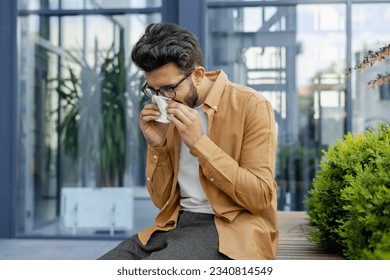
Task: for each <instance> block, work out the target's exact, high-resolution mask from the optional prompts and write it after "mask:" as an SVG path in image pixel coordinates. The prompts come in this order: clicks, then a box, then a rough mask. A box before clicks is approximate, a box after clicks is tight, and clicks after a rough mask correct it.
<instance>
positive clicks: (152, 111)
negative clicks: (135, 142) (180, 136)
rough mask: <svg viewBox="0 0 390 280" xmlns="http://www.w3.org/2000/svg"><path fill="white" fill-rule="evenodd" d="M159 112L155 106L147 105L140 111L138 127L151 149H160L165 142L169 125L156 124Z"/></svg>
mask: <svg viewBox="0 0 390 280" xmlns="http://www.w3.org/2000/svg"><path fill="white" fill-rule="evenodd" d="M159 116H160V111H159V110H158V107H157V105H156V104H147V105H145V107H144V108H143V109H142V111H141V113H140V117H139V126H140V128H141V131H142V133H143V134H144V136H145V138H146V141H148V143H149V145H151V146H153V147H162V146H164V145H165V142H166V140H167V138H166V133H167V130H168V126H169V124H167V123H160V122H157V121H156V119H157V118H158V117H159Z"/></svg>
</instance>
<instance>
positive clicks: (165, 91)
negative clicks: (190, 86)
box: [141, 69, 194, 99]
mask: <svg viewBox="0 0 390 280" xmlns="http://www.w3.org/2000/svg"><path fill="white" fill-rule="evenodd" d="M193 71H194V69H192V70H191V71H190V72H189V73H188V74H187V75H185V76H184V78H183V79H181V80H180V81H179V82H177V83H176V84H174V85H169V86H162V87H160V89H154V88H151V87H149V86H148V83H145V85H144V86H143V87H142V90H141V91H142V92H143V94H145V95H146V96H147V97H149V98H152V96H153V95H162V96H164V97H168V98H171V99H173V98H175V96H176V92H175V88H177V87H178V86H179V85H180V84H181V83H182V82H183V81H184V80H185V79H187V78H188V77H189V76H190V75H191V74H192V72H193Z"/></svg>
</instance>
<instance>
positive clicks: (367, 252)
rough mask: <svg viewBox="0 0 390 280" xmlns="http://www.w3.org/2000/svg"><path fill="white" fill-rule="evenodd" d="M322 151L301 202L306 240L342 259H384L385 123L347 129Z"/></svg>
mask: <svg viewBox="0 0 390 280" xmlns="http://www.w3.org/2000/svg"><path fill="white" fill-rule="evenodd" d="M323 153H324V156H325V158H324V159H323V160H322V161H321V163H320V170H319V172H318V173H317V176H316V178H315V179H314V180H313V189H312V190H310V192H309V195H310V197H309V198H308V199H307V201H306V202H307V207H308V209H309V210H308V214H309V220H310V224H311V225H313V226H314V228H315V231H313V232H311V233H310V234H309V237H310V239H311V240H313V241H314V242H315V243H316V244H317V246H318V247H320V248H324V249H328V250H335V251H337V252H339V253H342V254H343V255H344V256H345V257H346V258H348V259H389V258H390V127H389V126H387V125H386V126H385V125H382V124H379V125H378V131H377V132H373V131H367V132H366V133H365V134H364V135H363V134H359V135H353V134H348V135H346V136H345V139H344V140H339V141H338V142H337V144H336V145H335V146H330V148H329V150H328V151H327V152H325V151H324V152H323Z"/></svg>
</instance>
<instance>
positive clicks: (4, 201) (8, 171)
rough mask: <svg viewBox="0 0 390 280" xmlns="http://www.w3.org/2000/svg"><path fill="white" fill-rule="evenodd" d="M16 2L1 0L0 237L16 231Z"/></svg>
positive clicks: (9, 235) (13, 234) (5, 236)
mask: <svg viewBox="0 0 390 280" xmlns="http://www.w3.org/2000/svg"><path fill="white" fill-rule="evenodd" d="M16 5H17V1H14V0H3V1H0V42H1V43H0V61H1V64H2V65H3V67H2V68H1V70H0V71H1V72H0V89H1V90H0V141H1V145H0V178H1V179H0V238H10V237H14V236H15V232H16V230H15V212H16V211H15V209H16V201H15V197H16V185H17V184H16V146H15V143H16V16H17V15H16V9H17V6H16Z"/></svg>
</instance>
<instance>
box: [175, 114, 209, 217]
mask: <svg viewBox="0 0 390 280" xmlns="http://www.w3.org/2000/svg"><path fill="white" fill-rule="evenodd" d="M194 109H195V110H197V111H198V113H199V117H200V122H201V124H202V129H203V132H204V134H206V135H207V132H208V129H207V115H206V114H205V113H204V112H203V111H202V106H198V107H196V108H194ZM178 181H179V185H180V196H181V199H180V205H181V207H182V210H185V211H190V212H196V213H209V214H214V211H213V209H212V208H211V205H210V203H209V201H208V200H207V197H206V195H205V194H204V191H203V188H202V185H201V184H200V181H199V162H198V159H197V158H195V157H193V156H192V155H191V154H190V150H189V148H188V147H187V146H186V145H185V144H184V142H183V141H181V150H180V161H179V178H178Z"/></svg>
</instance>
